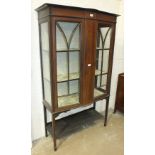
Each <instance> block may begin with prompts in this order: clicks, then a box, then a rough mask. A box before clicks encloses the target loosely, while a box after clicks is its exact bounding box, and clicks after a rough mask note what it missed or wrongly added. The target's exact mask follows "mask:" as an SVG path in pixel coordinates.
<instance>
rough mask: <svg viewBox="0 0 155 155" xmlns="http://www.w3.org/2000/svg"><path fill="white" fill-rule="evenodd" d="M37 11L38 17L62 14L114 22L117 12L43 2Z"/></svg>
mask: <svg viewBox="0 0 155 155" xmlns="http://www.w3.org/2000/svg"><path fill="white" fill-rule="evenodd" d="M36 11H38V18H39V19H40V18H43V17H47V16H63V17H76V18H91V19H97V20H105V21H110V22H116V17H117V16H119V15H118V14H113V13H109V12H105V11H101V10H97V9H93V8H81V7H75V6H65V5H57V4H49V3H45V4H43V5H41V6H40V7H38V8H37V9H36Z"/></svg>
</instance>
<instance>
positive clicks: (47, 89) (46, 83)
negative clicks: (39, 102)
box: [44, 79, 51, 104]
mask: <svg viewBox="0 0 155 155" xmlns="http://www.w3.org/2000/svg"><path fill="white" fill-rule="evenodd" d="M44 95H45V100H46V101H47V102H48V103H49V104H51V88H50V82H49V81H47V80H46V79H44Z"/></svg>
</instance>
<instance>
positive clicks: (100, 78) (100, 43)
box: [94, 24, 112, 97]
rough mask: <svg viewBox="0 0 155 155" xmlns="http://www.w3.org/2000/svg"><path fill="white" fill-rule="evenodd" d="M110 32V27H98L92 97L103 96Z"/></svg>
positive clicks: (105, 83)
mask: <svg viewBox="0 0 155 155" xmlns="http://www.w3.org/2000/svg"><path fill="white" fill-rule="evenodd" d="M111 32H112V29H111V27H108V26H105V25H102V24H100V25H99V28H98V34H97V48H96V70H95V89H94V97H97V96H100V95H103V94H104V93H105V92H106V86H107V74H108V66H109V51H110V41H111V35H112V34H111Z"/></svg>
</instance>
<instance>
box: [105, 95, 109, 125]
mask: <svg viewBox="0 0 155 155" xmlns="http://www.w3.org/2000/svg"><path fill="white" fill-rule="evenodd" d="M108 108H109V97H107V98H106V108H105V119H104V126H106V125H107V118H108Z"/></svg>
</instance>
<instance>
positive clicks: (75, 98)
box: [58, 93, 79, 107]
mask: <svg viewBox="0 0 155 155" xmlns="http://www.w3.org/2000/svg"><path fill="white" fill-rule="evenodd" d="M78 103H79V94H78V93H76V94H71V95H65V96H59V97H58V106H59V107H63V106H68V105H73V104H78Z"/></svg>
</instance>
